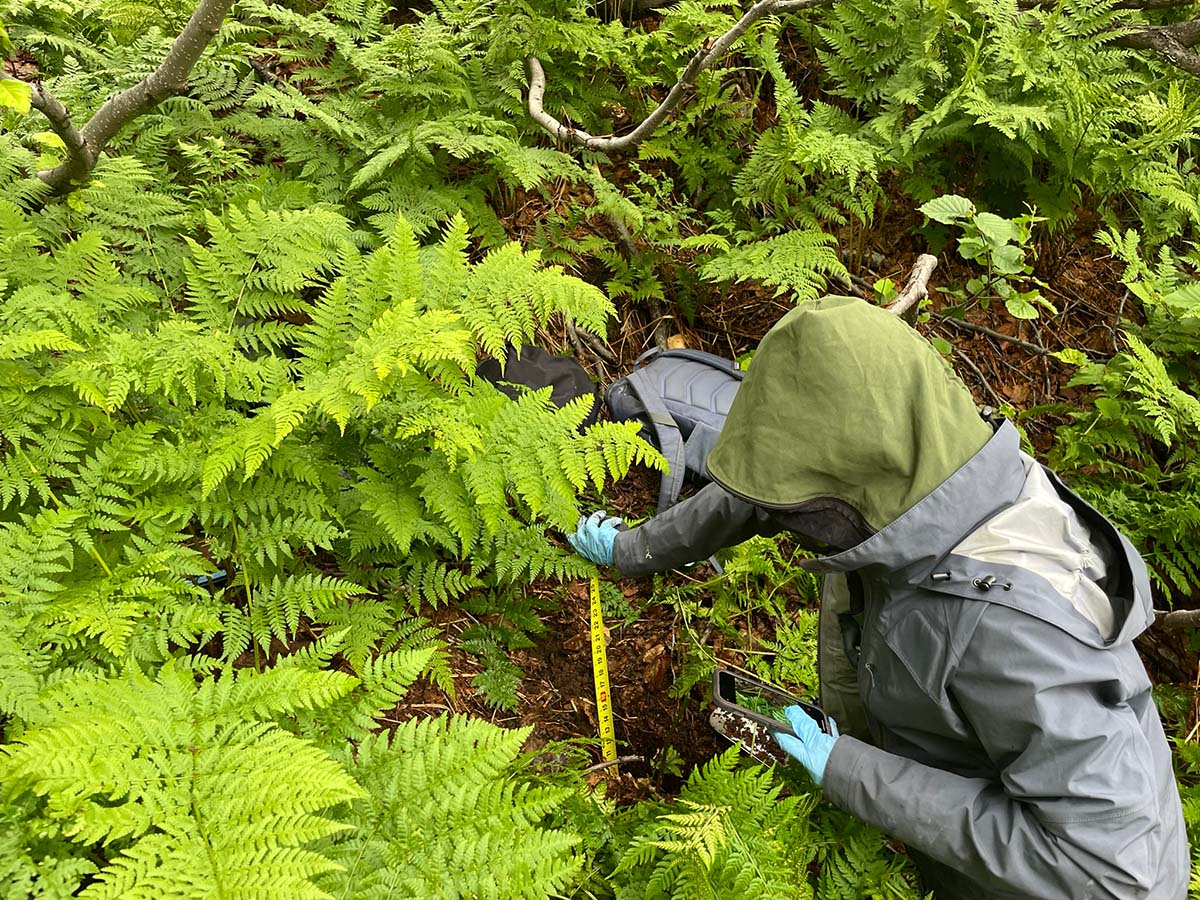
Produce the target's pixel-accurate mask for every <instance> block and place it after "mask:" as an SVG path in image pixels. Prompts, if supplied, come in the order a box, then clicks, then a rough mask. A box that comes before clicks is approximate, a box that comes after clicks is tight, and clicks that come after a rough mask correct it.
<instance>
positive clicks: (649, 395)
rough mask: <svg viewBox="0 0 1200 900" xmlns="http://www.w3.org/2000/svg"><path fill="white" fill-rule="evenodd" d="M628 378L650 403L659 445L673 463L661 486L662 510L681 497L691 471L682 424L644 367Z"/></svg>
mask: <svg viewBox="0 0 1200 900" xmlns="http://www.w3.org/2000/svg"><path fill="white" fill-rule="evenodd" d="M625 380H626V381H627V382H628V384H629V386H630V387H631V388H633V391H634V393H635V394H637V396H638V399H639V400H641V401H642V405H643V406H645V407H646V414H647V415H648V416H649V417H650V423H651V424H652V425H653V426H654V436H655V438H656V439H657V440H658V448H659V450H660V451H662V455H663V456H665V457H666V458H667V463H668V464H669V465H670V467H671V468H670V471H668V472H667V474H665V475H664V476H663V478H662V486H661V487H660V488H659V489H658V511H659V512H662V511H663V510H665V509H668V508H670V507H671V506H673V505H674V503H675V501H676V500H677V499H679V492H680V491H681V490H682V489H683V476H684V473H685V472H686V471H687V463H686V461H685V458H684V452H683V435H682V434H680V433H679V426H678V425H676V424H675V419H674V417H673V416H672V415H671V413H670V412H668V411H667V407H666V405H665V404H664V403H663V400H662V397H660V396H659V394H658V390H657V389H656V388H655V386H654V384H653V382H651V381H649V380H648V379H647V378H646V376H645V374H644V373H643V372H642V371H641V370H640V369H634V370H633V371H632V372H630V373H629V374H628V375H627V376H625Z"/></svg>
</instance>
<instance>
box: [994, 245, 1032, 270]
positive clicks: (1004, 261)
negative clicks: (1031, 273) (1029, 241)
mask: <svg viewBox="0 0 1200 900" xmlns="http://www.w3.org/2000/svg"><path fill="white" fill-rule="evenodd" d="M992 268H993V269H995V270H996V271H997V272H999V273H1000V274H1001V275H1023V274H1024V273H1025V251H1024V250H1022V249H1021V248H1020V247H1018V246H1016V245H1015V244H1005V245H1004V246H1003V247H1000V248H999V249H997V250H996V251H995V252H994V253H993V254H992Z"/></svg>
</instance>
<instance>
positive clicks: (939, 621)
mask: <svg viewBox="0 0 1200 900" xmlns="http://www.w3.org/2000/svg"><path fill="white" fill-rule="evenodd" d="M1042 473H1044V476H1043V475H1042ZM1046 479H1048V480H1049V483H1050V484H1052V485H1053V488H1054V491H1055V492H1056V493H1057V497H1058V498H1059V499H1061V500H1062V501H1064V502H1065V503H1066V504H1067V505H1069V507H1070V509H1071V510H1072V511H1073V513H1074V516H1075V517H1077V519H1078V521H1079V522H1081V523H1082V524H1083V526H1084V532H1083V533H1084V534H1086V535H1087V536H1088V538H1089V539H1090V540H1091V541H1092V542H1093V543H1094V549H1095V551H1096V554H1095V555H1096V557H1097V558H1102V559H1103V560H1104V563H1103V564H1102V565H1101V570H1102V571H1103V577H1102V578H1101V579H1100V585H1101V586H1102V589H1103V592H1104V595H1107V598H1108V600H1109V602H1110V604H1111V610H1112V613H1111V622H1109V623H1104V624H1105V625H1106V627H1111V629H1112V632H1111V633H1112V639H1111V640H1108V639H1106V636H1105V635H1103V634H1102V633H1101V630H1100V628H1099V627H1098V626H1097V624H1096V623H1095V622H1094V621H1093V620H1092V619H1089V617H1088V616H1087V615H1086V614H1085V613H1082V612H1081V611H1080V609H1079V605H1078V604H1074V603H1073V602H1072V599H1071V598H1068V597H1065V596H1064V595H1063V593H1061V592H1060V590H1056V589H1055V586H1054V576H1055V574H1057V573H1055V572H1052V571H1050V569H1051V568H1053V567H1050V566H1049V565H1048V564H1047V567H1046V568H1045V570H1044V571H1043V567H1042V566H1041V565H1040V564H1039V561H1038V552H1037V548H1036V547H1035V548H1033V551H1034V552H1032V553H1029V552H1022V548H1019V547H1018V548H1016V551H1015V552H1013V548H1011V547H1005V546H1004V541H1003V540H1002V539H999V538H997V537H996V536H995V535H993V534H991V533H989V532H988V527H989V521H992V522H995V521H997V520H999V519H1000V518H1001V517H1002V514H1003V513H1004V512H1005V511H1007V510H1013V509H1014V508H1016V505H1017V504H1018V503H1019V502H1020V501H1022V500H1023V499H1025V498H1027V497H1028V496H1029V495H1031V493H1034V490H1033V488H1034V483H1035V481H1036V482H1039V483H1041V484H1042V485H1045V483H1046ZM786 526H787V523H786V518H785V517H781V516H780V515H779V514H778V513H775V512H772V511H771V510H769V509H764V508H762V507H760V506H755V505H754V504H753V503H750V502H747V501H745V500H743V499H739V498H738V497H736V496H734V495H733V494H731V493H729V492H728V491H726V490H725V489H723V488H722V487H721V486H720V485H719V484H711V485H709V486H708V487H706V488H704V489H703V490H702V491H700V492H699V493H697V494H696V495H695V496H694V497H692V498H690V499H688V500H686V501H684V502H683V503H681V504H679V505H677V506H675V507H673V508H671V509H670V510H668V511H666V512H665V513H663V514H662V515H659V516H656V517H654V518H653V519H651V520H650V521H649V522H647V523H645V524H643V525H641V526H639V527H637V528H634V529H632V530H630V531H627V532H624V533H622V534H621V535H619V536H618V537H617V540H616V544H615V546H614V554H613V561H614V564H615V565H616V566H617V568H618V569H620V571H621V572H622V573H624V574H626V575H641V574H648V573H651V572H658V571H663V570H665V569H668V568H673V567H676V566H679V565H683V564H685V563H689V562H692V561H695V560H699V559H705V558H706V557H708V556H709V555H711V554H712V553H713V552H715V551H716V550H717V549H719V548H721V547H724V546H729V545H732V544H736V543H738V542H740V541H742V540H745V539H747V538H749V537H751V536H752V535H755V534H774V533H778V532H780V531H782V530H785V528H786ZM959 547H963V548H970V550H969V555H960V554H958V553H956V552H955V550H956V548H959ZM1024 549H1025V550H1028V549H1029V548H1024ZM1049 549H1052V550H1053V549H1055V548H1049ZM806 565H807V566H808V567H809V568H811V569H813V570H815V571H819V572H824V573H828V574H827V576H826V585H825V589H824V591H823V594H822V609H821V648H820V667H821V693H822V703H823V705H825V706H826V708H827V709H828V710H829V711H830V712H831V713H832V714H833V715H834V717H835V718H836V719H838V721H839V724H842V725H843V726H845V727H844V728H843V732H844V733H843V735H842V736H841V737H840V738H838V741H837V743H836V745H835V746H834V748H833V751H832V753H831V755H830V757H829V763H828V767H827V769H826V771H825V776H824V791H825V795H826V797H827V798H828V799H830V800H831V801H832V802H834V803H836V804H837V805H839V806H841V807H843V808H844V809H846V810H848V811H850V812H851V813H853V814H854V815H856V816H857V817H859V818H860V819H863V820H865V821H867V822H870V823H872V824H874V825H876V826H878V827H879V828H881V829H883V830H884V831H886V832H887V833H889V834H891V835H893V836H895V837H896V838H899V839H900V840H902V841H904V843H905V844H906V845H908V847H909V849H910V850H911V851H913V856H914V858H915V859H916V860H917V863H918V866H919V868H920V869H921V872H922V876H923V878H924V880H925V883H926V888H927V889H931V890H934V891H935V894H936V896H937V897H938V898H939V900H951V898H954V900H958V898H962V900H993V898H995V900H1009V898H1012V900H1015V898H1030V900H1032V898H1037V900H1056V898H1121V900H1129V898H1152V900H1182V898H1183V897H1184V895H1185V892H1186V889H1187V881H1188V849H1187V843H1186V837H1185V832H1184V826H1183V819H1182V812H1181V809H1180V801H1179V795H1178V792H1177V789H1176V785H1175V780H1174V776H1173V772H1172V767H1171V755H1170V750H1169V748H1168V744H1167V741H1166V737H1165V735H1164V734H1163V729H1162V725H1161V723H1160V721H1159V718H1158V713H1157V711H1156V709H1155V706H1154V702H1153V700H1152V698H1151V694H1150V682H1149V679H1148V678H1147V676H1146V672H1145V669H1144V668H1143V666H1142V663H1141V660H1140V659H1139V657H1138V655H1137V652H1136V650H1135V648H1134V646H1133V638H1134V637H1135V636H1137V635H1138V634H1139V633H1140V632H1141V631H1143V630H1144V629H1145V628H1146V627H1147V626H1148V625H1149V624H1150V622H1151V621H1152V617H1153V613H1152V611H1151V598H1150V588H1149V583H1148V581H1147V577H1146V570H1145V566H1144V564H1143V563H1142V561H1141V559H1140V558H1139V556H1138V555H1137V553H1136V552H1135V551H1134V549H1133V548H1132V546H1131V545H1130V544H1129V542H1128V541H1127V540H1126V539H1125V538H1124V536H1123V535H1121V534H1120V533H1119V532H1117V530H1116V529H1115V528H1114V527H1113V526H1112V525H1111V524H1110V523H1109V522H1108V521H1107V520H1106V519H1104V517H1103V516H1101V515H1100V514H1099V513H1098V512H1097V511H1096V510H1094V509H1093V508H1092V507H1091V506H1089V505H1088V504H1086V503H1085V502H1084V501H1083V500H1081V499H1080V498H1079V497H1077V496H1076V495H1075V494H1073V493H1071V492H1070V491H1069V490H1067V489H1066V488H1065V487H1064V486H1063V485H1062V483H1061V482H1059V481H1058V479H1057V478H1056V477H1055V476H1054V475H1053V473H1050V472H1049V470H1045V469H1041V468H1040V467H1038V466H1037V464H1036V463H1035V462H1033V460H1031V459H1030V458H1029V457H1028V456H1025V455H1024V454H1023V453H1021V452H1020V449H1019V442H1018V437H1017V433H1016V429H1015V428H1014V427H1013V426H1012V425H1011V424H1008V423H1005V424H1003V425H1002V426H1001V427H1000V428H999V430H998V431H997V432H996V433H995V434H994V436H993V437H992V438H991V439H990V440H988V441H987V442H986V443H985V444H984V445H983V447H982V449H980V450H979V451H978V452H976V453H975V454H974V455H973V456H971V457H970V459H968V461H967V462H966V463H965V464H964V465H962V466H961V467H960V468H958V469H957V471H955V472H954V473H953V474H952V475H950V476H949V477H948V478H946V479H945V480H944V481H943V482H942V483H941V484H940V485H939V486H937V487H936V488H934V489H933V490H932V491H931V492H930V493H928V494H927V495H926V496H925V497H924V498H923V499H921V500H919V501H918V502H916V503H915V505H913V506H911V507H910V508H909V509H908V510H907V511H906V512H904V513H903V514H901V515H900V516H899V517H898V518H896V519H895V520H894V521H892V522H890V523H888V524H886V525H884V527H882V528H880V529H879V530H878V531H877V532H875V533H874V534H873V535H872V536H870V537H868V538H867V539H865V540H862V541H861V542H860V543H857V545H855V546H853V547H852V548H851V549H849V550H846V551H845V552H841V553H837V554H835V555H831V556H827V557H824V558H821V559H817V560H811V561H809V562H808V563H806ZM852 601H857V603H853V606H854V607H858V606H861V615H858V616H856V617H854V619H853V623H854V625H855V627H856V629H859V630H860V631H861V637H860V640H859V642H858V647H857V653H855V648H854V647H850V648H849V649H850V655H857V659H856V661H855V664H854V666H853V667H851V666H850V664H849V663H848V661H847V655H846V653H845V652H844V651H843V643H844V642H843V635H842V628H841V626H840V624H839V617H838V615H837V614H838V613H843V614H849V613H850V611H851V610H850V609H848V607H851V605H852ZM840 621H841V622H848V621H849V620H847V619H846V617H845V615H843V616H842V618H841V619H840ZM847 731H849V732H851V733H858V735H859V737H854V736H852V734H848V733H845V732H847Z"/></svg>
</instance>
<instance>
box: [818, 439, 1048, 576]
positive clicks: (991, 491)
mask: <svg viewBox="0 0 1200 900" xmlns="http://www.w3.org/2000/svg"><path fill="white" fill-rule="evenodd" d="M1025 477H1026V476H1025V468H1024V466H1023V465H1022V463H1021V454H1020V440H1019V436H1018V434H1017V429H1016V427H1015V426H1014V425H1013V424H1012V423H1011V422H1008V421H1005V422H1004V423H1002V424H1001V425H1000V427H999V429H997V431H996V433H995V434H993V435H992V437H991V439H990V440H989V441H988V442H987V443H986V444H984V445H983V446H982V447H981V448H980V449H979V451H978V452H977V453H976V454H975V455H974V456H972V457H971V458H970V459H968V460H967V461H966V462H965V463H963V465H962V466H961V467H960V468H959V469H958V470H957V471H956V472H955V473H954V474H953V475H951V476H950V477H949V478H947V479H946V480H945V481H943V482H942V483H941V484H940V485H938V486H937V487H936V488H934V489H933V490H932V491H931V492H930V493H928V494H926V495H925V497H924V498H923V499H921V500H919V501H917V503H916V504H914V505H913V506H911V507H910V508H909V509H908V510H907V511H906V512H904V513H903V514H902V515H901V516H900V517H899V518H898V519H895V520H894V521H893V522H891V523H890V524H888V525H887V526H886V527H884V528H883V529H881V530H880V531H878V532H876V533H875V534H874V535H872V536H871V537H870V538H868V539H867V540H865V541H863V542H862V543H861V544H859V545H857V546H856V547H851V548H850V549H849V550H845V551H843V552H841V553H837V554H835V555H833V556H825V557H821V558H820V559H810V560H806V561H805V562H804V563H803V566H804V568H806V569H808V570H810V571H813V572H852V571H857V570H860V569H876V570H878V572H879V574H880V575H882V574H885V573H890V574H892V575H895V576H898V577H901V578H903V579H905V580H906V581H910V582H917V581H921V580H923V579H924V578H926V576H928V575H929V573H930V572H931V571H932V570H933V569H934V567H936V566H937V564H938V563H939V562H940V561H941V560H942V559H943V558H945V556H946V555H947V554H948V553H949V552H950V551H951V550H952V549H953V548H954V547H955V546H957V545H958V543H959V542H960V541H962V540H963V538H965V537H966V536H967V535H968V534H970V533H971V532H972V531H974V530H975V529H976V528H978V527H979V525H980V524H981V523H983V522H984V521H986V520H987V519H989V518H991V517H992V516H994V515H995V514H996V513H997V512H999V511H1000V510H1002V509H1004V508H1005V507H1006V506H1008V505H1010V504H1012V503H1014V502H1016V500H1017V498H1018V496H1019V495H1020V493H1021V487H1022V486H1023V485H1024V483H1025Z"/></svg>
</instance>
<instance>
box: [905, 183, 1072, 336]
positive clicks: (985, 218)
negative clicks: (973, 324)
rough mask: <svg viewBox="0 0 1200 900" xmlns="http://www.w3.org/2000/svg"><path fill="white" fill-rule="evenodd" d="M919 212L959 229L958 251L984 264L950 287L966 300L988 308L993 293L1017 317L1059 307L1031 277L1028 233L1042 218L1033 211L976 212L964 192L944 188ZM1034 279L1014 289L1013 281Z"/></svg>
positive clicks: (968, 302)
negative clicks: (980, 271) (1013, 215)
mask: <svg viewBox="0 0 1200 900" xmlns="http://www.w3.org/2000/svg"><path fill="white" fill-rule="evenodd" d="M921 212H922V213H924V214H925V216H926V217H928V218H929V219H931V220H933V221H934V222H940V223H941V224H943V225H952V226H955V227H957V228H960V229H962V236H961V237H960V238H959V239H958V255H959V256H961V257H962V258H963V259H966V260H970V261H972V262H975V263H978V264H979V265H981V266H982V267H983V268H984V274H983V275H982V276H981V277H975V278H971V279H970V280H969V281H967V283H966V285H964V286H963V287H962V288H959V289H956V290H951V291H949V292H948V293H949V294H950V295H951V296H952V297H957V298H958V299H959V301H961V303H962V304H964V305H972V304H975V303H978V304H980V305H981V306H982V307H983V308H984V309H987V307H988V303H989V302H990V301H991V300H992V299H993V298H998V299H1001V300H1003V301H1004V307H1005V309H1007V310H1008V312H1009V314H1010V315H1012V316H1013V317H1014V318H1017V319H1036V318H1037V315H1038V310H1037V307H1038V306H1041V307H1043V308H1044V309H1046V310H1047V311H1049V312H1051V313H1053V312H1057V310H1056V309H1055V308H1054V305H1053V304H1052V303H1050V301H1049V300H1047V299H1046V298H1045V297H1044V296H1042V292H1041V291H1040V290H1039V287H1041V286H1044V285H1042V283H1041V282H1039V281H1038V280H1037V279H1036V278H1033V277H1032V274H1033V265H1032V263H1031V262H1030V261H1029V257H1031V256H1032V255H1033V252H1034V251H1033V247H1032V245H1031V243H1030V239H1031V238H1032V235H1033V226H1034V225H1035V224H1036V223H1038V222H1044V221H1045V219H1043V218H1041V217H1039V216H1035V215H1033V214H1032V213H1029V214H1027V215H1023V216H1017V217H1016V218H1013V219H1006V218H1004V217H1003V216H998V215H996V214H995V213H990V212H979V211H978V210H976V208H975V204H974V203H972V202H971V201H970V200H967V199H966V198H965V197H959V196H957V195H956V194H946V195H944V196H941V197H937V198H935V199H933V200H930V201H929V202H928V203H925V204H924V205H922V206H921ZM1030 281H1031V282H1033V284H1034V285H1035V287H1032V288H1030V289H1029V290H1025V291H1022V290H1018V289H1017V288H1016V287H1015V286H1014V282H1030Z"/></svg>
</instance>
